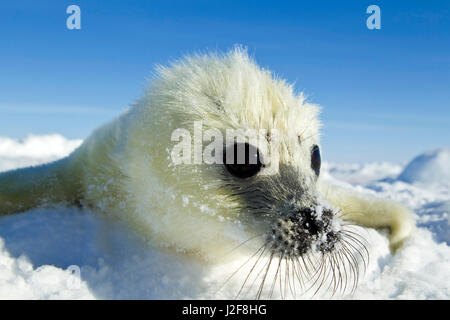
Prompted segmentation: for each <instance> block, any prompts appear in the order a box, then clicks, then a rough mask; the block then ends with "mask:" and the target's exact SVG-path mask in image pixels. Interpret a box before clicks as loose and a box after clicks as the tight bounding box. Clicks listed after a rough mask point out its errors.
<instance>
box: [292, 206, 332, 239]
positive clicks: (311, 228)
mask: <svg viewBox="0 0 450 320" xmlns="http://www.w3.org/2000/svg"><path fill="white" fill-rule="evenodd" d="M323 218H325V219H327V217H324V216H323V215H322V216H320V217H319V216H318V215H317V213H316V212H315V211H313V210H312V209H311V208H303V209H301V210H298V211H297V212H296V213H295V215H294V216H293V220H294V221H295V222H296V224H297V226H298V227H300V228H301V229H303V230H306V231H308V233H309V234H310V235H312V236H315V235H317V234H319V233H321V232H323V230H324V229H325V225H326V223H325V220H324V219H323ZM329 218H331V217H328V219H329Z"/></svg>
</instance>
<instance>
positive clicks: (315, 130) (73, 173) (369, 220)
mask: <svg viewBox="0 0 450 320" xmlns="http://www.w3.org/2000/svg"><path fill="white" fill-rule="evenodd" d="M318 114H319V107H318V106H317V105H314V104H312V103H310V102H308V101H307V100H306V99H305V97H304V96H303V95H302V94H301V93H300V94H297V93H295V92H294V89H293V87H292V86H291V85H290V84H288V83H286V82H285V81H284V80H282V79H279V78H277V77H275V76H274V75H273V74H272V73H271V72H269V71H268V70H265V69H262V68H261V67H259V66H258V65H257V64H256V63H255V61H254V60H253V59H252V58H251V57H249V56H248V54H247V52H246V50H243V49H241V48H234V49H232V50H230V51H229V52H227V53H225V54H218V53H208V54H205V55H194V56H190V57H186V58H183V59H182V60H180V61H177V62H174V63H172V64H171V65H169V66H168V67H158V68H157V70H156V74H155V76H154V78H153V79H152V81H151V84H150V85H149V88H148V89H147V90H146V92H145V94H144V96H143V97H142V98H141V99H140V100H138V101H137V102H136V103H135V104H134V105H133V106H132V107H131V108H130V109H129V110H128V111H127V112H125V113H124V114H123V115H121V116H120V117H119V118H117V119H115V120H114V121H112V122H111V123H109V124H106V125H105V126H103V127H101V128H99V129H97V130H96V131H95V132H94V133H93V134H92V135H91V136H90V137H89V138H88V139H86V140H85V142H84V143H83V144H82V145H81V146H80V147H79V148H78V149H77V150H75V151H74V152H73V153H72V154H71V155H69V156H68V157H67V158H64V159H62V160H59V161H56V162H54V163H50V164H47V165H43V166H39V167H32V168H25V169H20V170H15V171H10V172H5V173H2V174H1V175H0V214H3V215H6V214H13V213H19V212H23V211H26V210H29V209H31V208H33V207H37V206H45V205H51V204H56V203H66V204H69V205H70V204H73V205H82V206H88V207H90V208H91V209H93V210H95V211H98V212H102V213H104V214H107V215H109V216H113V217H117V218H119V219H121V220H123V221H126V222H127V224H129V225H130V226H131V227H132V228H133V229H134V230H136V232H139V233H142V234H144V235H146V236H147V237H148V238H149V239H150V240H151V241H152V242H153V243H155V244H157V245H161V246H163V247H167V248H169V250H177V251H181V252H184V253H186V254H189V255H194V256H195V255H196V256H199V257H200V258H201V259H205V260H218V259H220V257H222V256H223V253H224V252H228V250H230V248H234V247H235V246H236V245H238V244H240V243H243V242H244V240H246V239H250V238H252V237H253V238H256V240H255V241H257V242H258V241H259V243H260V244H261V245H262V244H264V246H265V248H266V249H267V252H269V253H271V254H272V255H276V256H279V257H285V258H292V257H302V256H303V255H306V254H308V252H311V251H315V252H319V253H321V254H327V253H329V252H333V250H336V246H338V244H339V243H340V241H341V240H342V239H343V238H345V237H344V232H343V231H342V230H343V226H342V223H343V222H346V221H351V222H352V223H355V224H358V225H362V226H366V227H374V228H389V230H390V245H391V247H392V249H397V248H399V247H400V246H401V245H402V243H403V242H404V241H405V239H407V238H408V236H409V235H410V234H411V232H412V231H413V230H414V226H415V223H414V219H413V215H412V214H411V213H410V212H409V211H408V210H407V209H406V208H405V207H403V206H402V205H400V204H397V203H394V202H391V201H386V200H381V199H375V198H369V197H365V196H362V195H358V194H356V193H354V192H352V191H349V190H346V189H342V188H338V187H335V186H330V185H326V184H325V183H324V182H322V181H321V179H320V142H319V129H320V122H319V119H318ZM195 121H201V123H202V126H203V128H204V129H214V130H218V131H219V132H221V133H225V130H227V129H229V128H232V129H236V130H238V129H242V130H244V131H245V130H247V129H254V130H256V131H255V132H260V131H258V130H261V129H263V131H262V132H267V133H266V134H265V135H263V138H264V139H265V141H266V142H267V143H268V145H269V146H270V145H271V144H272V143H273V142H272V141H273V140H275V139H271V132H275V131H276V132H277V141H278V142H277V144H278V147H277V149H276V152H273V154H270V165H264V164H263V163H262V158H264V157H266V158H268V156H269V155H268V154H264V153H265V152H269V151H267V150H266V151H264V150H262V149H261V150H259V149H258V148H251V147H252V146H251V145H250V144H249V143H248V142H245V144H244V145H245V148H246V149H245V150H246V157H247V156H252V153H251V152H252V151H251V150H250V149H252V150H257V152H256V154H253V156H256V157H257V158H258V159H256V160H257V161H256V163H253V164H250V163H247V162H245V163H244V164H240V165H239V164H231V165H229V164H228V163H225V164H218V163H213V164H207V163H205V162H203V161H202V162H201V163H194V164H185V163H182V164H178V165H174V163H173V157H172V155H173V154H172V153H173V146H174V145H175V144H176V143H175V142H174V141H173V137H172V135H173V132H174V131H175V130H176V129H178V128H185V129H186V130H188V131H189V132H193V131H194V129H195V128H194V122H195ZM264 130H265V131H264ZM257 134H259V133H257ZM201 139H202V138H201ZM223 146H224V153H223V154H226V153H227V150H229V148H230V145H227V144H226V143H225V142H224V144H223ZM227 148H228V149H227ZM231 148H234V146H233V144H232V145H231ZM268 149H270V150H272V149H271V148H268ZM270 152H272V151H270ZM260 158H261V159H260ZM245 161H248V159H247V158H246V160H245Z"/></svg>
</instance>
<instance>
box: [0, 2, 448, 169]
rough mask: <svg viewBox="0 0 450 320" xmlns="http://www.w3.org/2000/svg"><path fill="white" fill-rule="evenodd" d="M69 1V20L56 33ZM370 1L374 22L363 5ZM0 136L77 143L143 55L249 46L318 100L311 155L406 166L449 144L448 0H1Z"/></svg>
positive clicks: (147, 65)
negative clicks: (318, 147) (52, 136)
mask: <svg viewBox="0 0 450 320" xmlns="http://www.w3.org/2000/svg"><path fill="white" fill-rule="evenodd" d="M71 4H76V5H78V6H80V8H81V19H82V22H81V23H82V29H81V30H68V29H67V28H66V19H67V17H68V15H67V14H66V8H67V7H68V6H69V5H71ZM371 4H376V5H378V6H379V7H380V8H381V26H382V28H381V30H368V29H367V28H366V19H367V17H368V16H369V15H368V14H366V12H365V11H366V8H367V7H368V6H369V5H371ZM0 26H1V27H0V136H9V137H14V138H24V137H25V136H26V135H27V134H29V133H34V134H45V133H55V132H57V133H61V134H63V135H64V136H66V137H68V138H86V137H87V136H88V135H89V133H90V132H92V130H93V129H95V128H96V127H98V126H99V125H101V124H102V123H104V122H106V121H108V120H110V119H112V118H114V117H115V116H117V115H119V114H120V113H121V111H122V110H124V109H125V108H126V107H127V106H128V105H130V104H131V103H132V102H133V101H134V100H135V99H137V98H138V97H139V96H140V95H141V94H142V91H143V89H144V86H145V84H146V79H147V78H148V77H149V76H150V75H151V72H152V69H153V67H154V65H155V64H158V63H161V64H165V63H167V62H168V61H170V60H174V59H176V58H179V57H181V56H182V55H184V54H187V53H192V52H195V51H205V50H207V49H213V50H216V49H219V50H227V49H229V48H231V47H232V46H233V45H234V44H242V45H244V46H247V47H248V50H249V52H250V53H251V54H252V55H254V56H255V58H256V60H257V61H258V62H259V64H261V65H262V66H264V67H267V68H269V69H271V70H273V71H275V72H276V73H277V74H278V75H280V76H282V77H284V78H286V79H288V80H289V81H291V82H295V87H296V88H297V89H298V90H302V91H304V92H305V93H306V94H307V95H308V96H309V97H310V100H311V101H312V102H315V103H318V104H320V105H322V107H323V114H322V119H323V122H324V129H323V136H322V145H323V148H322V149H323V150H322V151H323V158H324V159H325V160H327V161H335V162H365V161H381V160H386V161H395V162H404V161H408V160H409V159H410V158H411V157H413V156H415V155H417V154H419V153H421V152H423V151H425V150H427V149H430V148H435V147H440V146H448V145H449V144H450V128H449V127H450V1H445V0H443V1H432V0H429V1H401V0H396V1H300V0H297V1H262V0H258V1H234V0H228V1H211V0H210V1H188V0H186V1H167V0H166V1H117V0H108V1H104V0H102V1H99V0H85V1H81V0H72V1H62V0H55V1H44V0H42V1H36V0H34V1H24V0H16V1H8V3H6V1H3V2H2V3H1V4H0Z"/></svg>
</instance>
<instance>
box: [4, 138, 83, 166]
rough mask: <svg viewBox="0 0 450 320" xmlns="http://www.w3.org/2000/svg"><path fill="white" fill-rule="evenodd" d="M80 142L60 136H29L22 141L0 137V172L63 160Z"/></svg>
mask: <svg viewBox="0 0 450 320" xmlns="http://www.w3.org/2000/svg"><path fill="white" fill-rule="evenodd" d="M81 143H82V140H69V139H67V138H65V137H63V136H62V135H60V134H49V135H29V136H27V137H26V138H25V139H24V140H16V139H12V138H8V137H0V171H6V170H11V169H16V168H22V167H27V166H35V165H39V164H42V163H46V162H50V161H54V160H57V159H60V158H63V157H65V156H67V155H68V154H70V153H71V152H72V151H73V150H75V149H76V148H77V147H78V146H79V145H80V144H81Z"/></svg>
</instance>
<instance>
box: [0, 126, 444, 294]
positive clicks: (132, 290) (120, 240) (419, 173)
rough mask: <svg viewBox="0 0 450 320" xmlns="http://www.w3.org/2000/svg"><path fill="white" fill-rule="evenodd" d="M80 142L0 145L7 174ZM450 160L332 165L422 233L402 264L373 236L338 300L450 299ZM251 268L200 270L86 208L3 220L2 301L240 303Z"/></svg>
mask: <svg viewBox="0 0 450 320" xmlns="http://www.w3.org/2000/svg"><path fill="white" fill-rule="evenodd" d="M80 142H81V141H78V140H68V139H65V138H64V137H62V136H60V135H49V136H29V137H28V138H26V139H25V140H24V141H22V142H21V141H16V140H13V139H9V138H0V170H3V171H4V170H8V169H12V168H16V167H22V166H26V165H35V164H38V163H43V162H47V161H51V160H55V159H57V158H59V157H63V156H65V155H67V154H68V153H70V151H72V150H73V149H74V148H76V147H77V146H78V145H79V144H80ZM449 154H450V153H449V149H448V148H442V149H439V150H434V151H431V152H426V153H424V154H423V155H420V156H418V157H417V158H415V159H414V160H413V161H411V163H409V164H408V165H406V166H405V167H403V166H402V165H399V164H390V163H387V162H385V163H367V164H344V165H340V164H331V163H328V164H324V170H323V176H324V178H325V179H326V180H328V181H329V182H331V183H335V184H339V185H341V186H345V187H347V188H351V189H353V190H355V191H357V192H361V193H365V194H369V195H373V196H376V197H380V198H386V199H393V200H396V201H399V202H402V203H403V204H404V205H406V206H408V207H409V208H411V209H412V210H413V211H414V212H415V214H416V216H417V224H418V230H417V232H416V233H415V234H414V235H413V236H412V237H411V238H410V239H409V240H408V241H407V242H406V243H405V245H404V247H402V248H401V249H400V250H399V251H398V252H397V253H396V254H394V255H393V254H392V253H391V252H390V251H389V245H388V239H387V236H386V233H385V231H383V230H381V231H378V230H373V229H364V230H363V231H362V232H364V235H365V236H366V237H367V239H368V242H369V246H368V248H369V252H370V260H369V264H368V267H367V270H366V272H365V274H364V277H363V278H362V279H360V284H359V286H358V289H357V290H356V291H355V292H354V294H353V295H351V294H349V293H347V294H345V295H343V296H342V295H340V296H339V295H337V296H335V297H334V298H344V299H449V298H450V247H449V245H450V188H449V185H448V181H450V180H449V166H450V165H449V163H450V162H449V161H448V160H449ZM242 261H245V260H239V259H238V260H237V261H231V262H230V261H227V262H224V264H223V265H208V264H205V263H200V262H199V261H197V260H196V259H195V258H193V257H189V256H184V255H181V254H178V253H174V252H171V251H164V250H162V249H160V248H155V247H153V246H152V245H151V244H150V243H148V242H146V241H145V240H143V239H141V238H139V237H138V236H137V235H136V234H135V233H134V232H132V231H131V230H128V229H127V226H124V225H122V224H121V223H120V222H118V221H115V220H111V219H110V218H108V217H104V216H101V215H98V214H96V213H94V212H89V211H88V210H80V209H77V208H58V207H56V208H51V209H42V208H40V209H39V208H38V209H34V210H31V211H29V212H26V213H23V214H20V215H14V216H6V217H1V218H0V298H2V299H118V298H122V299H162V298H165V299H171V298H178V299H179V298H233V297H234V294H232V293H231V292H234V293H235V292H236V288H237V289H238V290H239V285H240V284H242V281H243V279H242V277H245V276H246V273H244V274H243V275H242V276H240V275H238V276H236V277H234V278H233V280H232V281H231V283H230V284H229V285H228V286H225V287H224V288H223V289H221V290H218V288H219V287H220V285H221V284H223V282H224V279H227V278H228V277H229V274H230V270H235V269H236V267H237V266H239V265H240V264H241V263H242ZM239 277H241V278H240V279H239ZM211 288H215V289H211ZM317 297H318V298H320V297H322V296H320V295H319V296H317ZM324 297H328V296H326V295H325V296H324Z"/></svg>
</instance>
